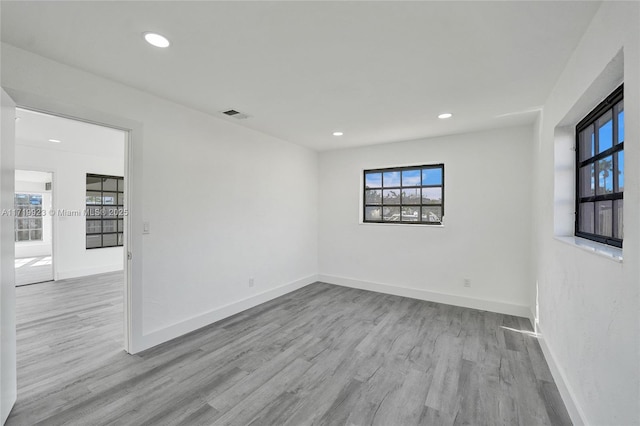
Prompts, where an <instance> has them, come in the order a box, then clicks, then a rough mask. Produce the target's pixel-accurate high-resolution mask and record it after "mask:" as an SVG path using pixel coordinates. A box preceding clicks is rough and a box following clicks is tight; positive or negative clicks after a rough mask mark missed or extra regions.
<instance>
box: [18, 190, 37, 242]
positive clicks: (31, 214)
mask: <svg viewBox="0 0 640 426" xmlns="http://www.w3.org/2000/svg"><path fill="white" fill-rule="evenodd" d="M32 195H37V196H39V197H40V204H37V205H35V204H31V196H32ZM20 196H26V199H27V202H23V201H22V197H20ZM14 208H15V211H16V216H15V219H14V241H16V242H28V241H42V239H43V234H42V231H43V229H42V194H33V193H22V192H20V193H16V194H15V197H14ZM20 224H22V226H21V225H20ZM24 224H26V227H25V226H24ZM38 231H40V234H39V235H40V237H39V238H32V236H33V235H34V232H35V233H36V235H37V232H38ZM24 232H26V233H27V235H28V236H29V238H27V239H24V238H22V239H20V238H19V236H18V235H19V233H24ZM21 235H23V234H21Z"/></svg>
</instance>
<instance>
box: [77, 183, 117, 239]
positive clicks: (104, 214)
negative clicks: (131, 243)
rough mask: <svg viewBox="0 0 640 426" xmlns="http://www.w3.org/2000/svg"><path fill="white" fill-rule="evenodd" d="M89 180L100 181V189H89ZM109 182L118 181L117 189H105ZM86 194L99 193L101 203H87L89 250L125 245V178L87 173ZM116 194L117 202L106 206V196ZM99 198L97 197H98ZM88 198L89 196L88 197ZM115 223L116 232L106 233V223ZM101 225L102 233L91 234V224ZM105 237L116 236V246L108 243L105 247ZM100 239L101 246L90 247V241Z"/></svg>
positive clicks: (86, 230) (86, 231)
mask: <svg viewBox="0 0 640 426" xmlns="http://www.w3.org/2000/svg"><path fill="white" fill-rule="evenodd" d="M89 179H99V181H100V189H99V190H98V189H97V188H94V187H91V188H90V187H89V186H88V185H89V183H88V181H89ZM107 180H115V181H116V189H115V190H114V189H108V188H107V189H105V182H106V181H107ZM86 192H87V193H89V192H91V193H99V194H100V195H99V199H100V200H101V202H100V203H86V204H85V208H86V224H87V226H86V229H85V235H86V244H85V248H86V249H87V250H93V249H99V248H108V247H122V246H123V245H124V214H123V213H124V178H123V177H122V176H110V175H98V174H93V173H87V187H86ZM105 193H106V194H115V202H114V203H113V204H105V203H104V199H105V195H104V194H105ZM96 196H97V195H96ZM87 197H88V195H87ZM107 221H113V222H114V223H115V231H105V229H106V227H105V222H107ZM97 223H99V224H100V227H99V229H100V231H96V232H89V229H90V226H89V224H97ZM105 235H107V236H109V235H115V244H109V243H107V244H106V245H105ZM98 236H99V237H100V244H99V245H98V244H92V245H91V246H89V239H90V238H91V239H92V240H93V239H95V238H96V237H98Z"/></svg>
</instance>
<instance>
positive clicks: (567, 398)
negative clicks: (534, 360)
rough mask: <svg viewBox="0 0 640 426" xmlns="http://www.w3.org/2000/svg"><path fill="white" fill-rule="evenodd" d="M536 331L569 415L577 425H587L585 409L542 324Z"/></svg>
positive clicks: (538, 325)
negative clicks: (547, 338)
mask: <svg viewBox="0 0 640 426" xmlns="http://www.w3.org/2000/svg"><path fill="white" fill-rule="evenodd" d="M536 331H537V332H538V342H540V347H541V348H542V353H543V354H544V358H545V360H546V361H547V364H548V365H549V370H551V375H552V376H553V380H554V381H555V382H556V386H557V387H558V391H559V392H560V396H561V397H562V401H563V402H564V405H565V406H566V407H567V411H568V412H569V417H571V422H572V423H573V424H574V425H575V426H583V425H586V424H587V422H586V421H585V419H586V417H585V415H584V411H583V410H582V409H581V408H580V406H579V405H578V403H577V401H576V399H575V397H574V395H575V392H574V391H573V389H572V388H571V385H570V384H569V381H568V380H567V379H566V377H565V375H564V371H563V369H562V368H561V367H560V365H559V364H558V363H557V362H556V358H555V357H554V356H553V351H552V350H551V348H550V347H549V345H548V344H547V341H546V340H545V339H544V333H543V332H542V330H540V324H536Z"/></svg>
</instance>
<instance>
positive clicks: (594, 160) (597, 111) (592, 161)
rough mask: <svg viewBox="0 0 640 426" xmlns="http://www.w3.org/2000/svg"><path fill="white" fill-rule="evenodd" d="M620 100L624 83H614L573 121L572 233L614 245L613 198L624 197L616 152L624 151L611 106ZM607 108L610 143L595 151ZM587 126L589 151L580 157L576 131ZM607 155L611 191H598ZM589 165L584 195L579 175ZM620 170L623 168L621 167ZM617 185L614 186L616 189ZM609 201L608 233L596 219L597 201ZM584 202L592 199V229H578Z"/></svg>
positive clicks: (619, 240)
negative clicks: (590, 185) (589, 189)
mask: <svg viewBox="0 0 640 426" xmlns="http://www.w3.org/2000/svg"><path fill="white" fill-rule="evenodd" d="M623 100H624V85H621V86H620V87H618V88H617V89H616V90H615V91H614V92H613V93H611V94H610V95H609V96H607V98H606V99H605V100H604V101H602V102H601V103H600V104H599V105H598V106H597V107H596V108H594V109H593V110H592V111H591V112H590V113H589V114H588V115H587V116H586V117H585V118H583V119H582V120H581V121H580V122H579V123H578V124H577V125H576V139H575V141H576V142H575V143H576V150H575V151H576V185H575V187H576V188H575V189H576V207H575V235H576V236H578V237H581V238H586V239H588V240H592V241H596V242H599V243H602V244H607V245H610V246H614V247H619V248H622V242H623V238H619V237H616V236H615V235H616V234H617V232H616V229H617V228H618V225H619V223H618V220H619V219H618V218H619V215H618V212H617V209H618V208H619V207H618V204H617V203H616V200H623V199H624V188H622V189H619V182H618V180H619V176H618V173H616V172H617V171H618V170H619V168H618V166H619V165H618V155H617V154H618V153H620V152H624V140H622V141H617V138H618V130H619V123H618V115H617V114H616V113H615V107H616V105H618V103H620V102H622V101H623ZM610 111H611V117H612V145H613V146H612V147H611V148H608V149H606V150H604V151H602V152H598V151H599V144H600V140H599V131H598V130H599V129H598V120H599V119H600V118H601V117H603V116H605V115H606V114H608V113H609V112H610ZM590 126H593V138H594V145H593V155H590V156H588V157H587V158H584V159H582V158H581V157H582V155H581V154H582V152H581V148H582V147H581V144H580V134H581V133H582V132H583V131H584V130H587V129H589V127H590ZM608 157H611V161H612V164H611V174H612V187H613V191H612V192H611V193H605V194H598V193H597V192H598V184H599V164H600V161H601V160H604V159H606V158H608ZM590 165H593V175H592V176H593V186H594V194H593V195H588V196H584V195H583V194H581V193H580V191H581V188H583V183H584V182H583V177H582V176H581V173H580V171H581V169H582V168H583V167H588V166H590ZM621 172H622V173H624V170H621ZM616 189H618V190H616ZM606 201H611V206H612V212H611V216H612V217H611V236H609V235H605V234H601V233H598V232H597V221H598V218H599V216H598V211H597V209H598V206H599V204H598V203H599V202H606ZM588 203H593V216H592V217H593V231H594V232H586V231H584V230H581V225H585V224H584V223H581V214H580V213H581V206H583V205H584V206H585V207H588V206H589V204H588Z"/></svg>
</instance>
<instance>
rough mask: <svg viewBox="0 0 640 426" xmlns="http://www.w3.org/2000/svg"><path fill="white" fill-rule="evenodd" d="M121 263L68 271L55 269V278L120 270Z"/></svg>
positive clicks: (64, 278)
mask: <svg viewBox="0 0 640 426" xmlns="http://www.w3.org/2000/svg"><path fill="white" fill-rule="evenodd" d="M122 268H123V266H122V263H120V264H117V265H106V266H96V267H93V268H85V269H72V270H70V271H56V276H55V279H56V280H66V279H69V278H78V277H86V276H89V275H97V274H106V273H107V272H117V271H122Z"/></svg>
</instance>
